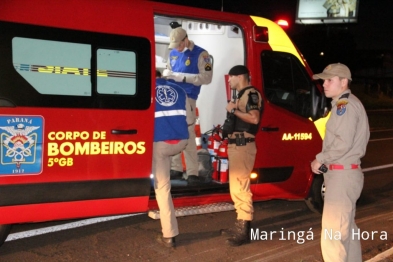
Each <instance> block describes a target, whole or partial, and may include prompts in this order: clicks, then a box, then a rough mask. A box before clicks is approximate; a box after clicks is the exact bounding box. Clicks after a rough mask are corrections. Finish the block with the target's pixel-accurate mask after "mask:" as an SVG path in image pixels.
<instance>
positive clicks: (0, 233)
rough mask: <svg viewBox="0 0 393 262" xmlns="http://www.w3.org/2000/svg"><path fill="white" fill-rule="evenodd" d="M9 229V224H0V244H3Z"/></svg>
mask: <svg viewBox="0 0 393 262" xmlns="http://www.w3.org/2000/svg"><path fill="white" fill-rule="evenodd" d="M10 231H11V225H0V246H1V245H3V244H4V242H5V240H6V239H7V237H8V234H9V233H10Z"/></svg>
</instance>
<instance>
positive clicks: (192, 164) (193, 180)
mask: <svg viewBox="0 0 393 262" xmlns="http://www.w3.org/2000/svg"><path fill="white" fill-rule="evenodd" d="M169 40H170V44H169V48H170V49H172V50H171V52H170V54H169V60H168V64H167V69H166V70H164V72H163V76H164V77H166V78H167V79H172V80H174V81H176V84H178V85H179V86H180V87H182V88H183V89H184V90H185V91H186V93H187V96H188V101H189V103H190V105H191V108H192V109H193V116H194V122H195V119H196V110H195V109H196V100H197V99H198V95H199V92H200V91H201V85H207V84H209V83H210V82H211V80H212V76H213V71H212V61H211V58H210V55H209V53H208V52H207V51H206V50H204V49H203V48H201V47H199V46H197V45H195V44H194V42H193V41H191V40H189V39H188V36H187V32H186V30H184V29H183V28H181V27H177V28H175V29H173V30H172V31H171V33H170V36H169ZM188 132H189V134H190V137H189V139H188V145H187V147H186V149H185V150H184V151H183V152H184V158H185V162H186V172H187V176H188V178H187V182H188V184H189V185H197V184H199V182H200V180H199V177H198V155H197V145H196V141H195V138H196V135H195V125H192V126H189V128H188ZM171 174H173V176H174V177H176V176H182V174H183V165H182V161H181V155H180V154H179V155H177V156H175V157H173V159H172V167H171Z"/></svg>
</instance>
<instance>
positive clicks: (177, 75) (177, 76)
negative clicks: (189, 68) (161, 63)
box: [167, 73, 184, 82]
mask: <svg viewBox="0 0 393 262" xmlns="http://www.w3.org/2000/svg"><path fill="white" fill-rule="evenodd" d="M167 78H168V79H173V80H175V81H176V82H183V80H184V76H183V75H181V74H180V73H172V74H171V75H169V76H167Z"/></svg>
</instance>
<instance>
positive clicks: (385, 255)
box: [365, 248, 393, 262]
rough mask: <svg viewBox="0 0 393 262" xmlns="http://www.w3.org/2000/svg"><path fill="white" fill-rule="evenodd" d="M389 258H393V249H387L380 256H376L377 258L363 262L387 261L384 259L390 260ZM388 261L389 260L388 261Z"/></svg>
mask: <svg viewBox="0 0 393 262" xmlns="http://www.w3.org/2000/svg"><path fill="white" fill-rule="evenodd" d="M391 256H393V248H391V249H388V250H386V251H384V252H382V253H381V254H378V255H377V256H375V257H373V258H371V259H369V260H367V261H365V262H378V261H388V260H385V259H389V258H392V257H391ZM389 261H390V260H389Z"/></svg>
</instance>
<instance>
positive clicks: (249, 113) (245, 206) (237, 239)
mask: <svg viewBox="0 0 393 262" xmlns="http://www.w3.org/2000/svg"><path fill="white" fill-rule="evenodd" d="M228 74H229V79H228V82H229V85H230V87H231V89H235V90H236V91H237V92H238V96H237V101H236V102H235V103H234V102H233V101H231V102H229V103H228V105H227V107H226V110H227V111H228V113H230V114H231V115H232V117H233V119H234V122H233V129H232V128H230V129H232V130H231V131H229V135H228V139H229V141H228V142H229V145H228V162H229V189H230V194H231V198H232V200H233V202H234V205H235V209H236V212H237V221H236V222H235V226H234V227H233V228H229V229H221V230H220V232H221V234H222V235H226V236H230V238H228V239H227V241H226V243H227V244H229V245H230V246H240V245H242V244H246V243H249V242H250V222H251V220H253V213H254V208H253V204H252V193H251V190H250V173H251V171H252V169H253V167H254V162H255V155H256V153H257V148H256V145H255V135H256V134H257V131H258V126H259V122H260V117H261V113H262V112H261V111H262V98H261V95H260V93H259V92H258V91H257V90H256V88H255V87H253V86H250V82H249V70H248V69H247V67H245V66H243V65H237V66H234V67H233V68H231V70H229V73H228ZM226 124H227V123H226ZM226 124H225V125H224V126H225V127H224V128H227V127H226Z"/></svg>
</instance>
